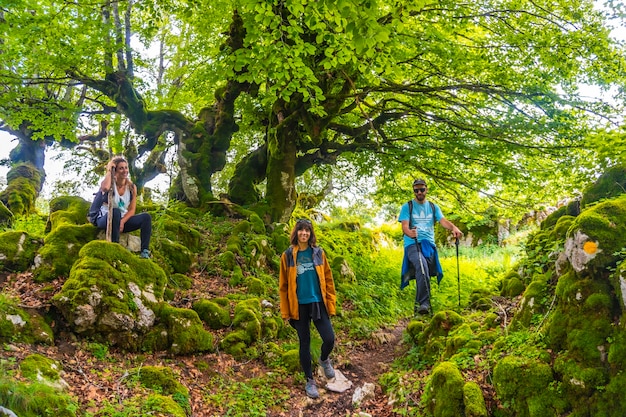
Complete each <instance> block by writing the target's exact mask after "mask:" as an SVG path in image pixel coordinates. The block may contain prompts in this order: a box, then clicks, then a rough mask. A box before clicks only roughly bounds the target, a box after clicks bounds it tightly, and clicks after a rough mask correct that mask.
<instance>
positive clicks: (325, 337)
mask: <svg viewBox="0 0 626 417" xmlns="http://www.w3.org/2000/svg"><path fill="white" fill-rule="evenodd" d="M290 240H291V246H290V247H289V248H287V250H286V251H285V252H283V254H282V256H281V257H280V280H279V292H280V312H281V315H282V317H283V319H285V320H288V321H289V324H290V325H291V326H292V327H293V328H294V329H296V331H297V332H298V339H299V341H300V365H301V366H302V370H303V371H304V375H305V377H306V380H307V382H306V385H305V392H306V395H308V396H309V397H311V398H318V397H319V392H318V390H317V385H316V384H315V380H314V379H313V369H312V366H311V328H310V323H311V321H313V324H314V325H315V327H316V328H317V331H318V332H319V334H320V337H321V338H322V350H321V354H320V361H319V363H320V365H321V366H322V369H323V370H324V375H325V376H326V378H328V379H330V378H334V377H335V370H334V369H333V366H332V363H331V362H330V359H329V357H328V356H329V355H330V352H331V351H332V350H333V347H334V346H335V332H334V330H333V326H332V324H331V322H330V316H334V315H335V313H336V308H335V303H336V295H335V283H334V282H333V275H332V272H331V271H330V265H329V264H328V260H327V259H326V254H325V253H324V251H323V250H322V249H321V248H320V247H319V246H317V238H316V237H315V232H314V231H313V225H312V224H311V221H310V220H306V219H303V220H298V221H297V222H296V225H295V227H294V228H293V230H292V232H291V239H290Z"/></svg>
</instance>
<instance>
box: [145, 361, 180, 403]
mask: <svg viewBox="0 0 626 417" xmlns="http://www.w3.org/2000/svg"><path fill="white" fill-rule="evenodd" d="M137 374H138V376H139V382H141V385H143V386H144V387H146V388H150V389H152V390H154V391H157V392H159V393H161V394H163V395H170V396H172V395H178V396H179V397H184V398H186V399H187V401H189V390H188V389H187V387H185V386H184V385H183V384H181V383H180V382H178V378H179V377H178V376H177V375H176V374H175V373H174V371H172V370H171V369H170V368H166V367H163V366H142V367H141V368H138V369H137Z"/></svg>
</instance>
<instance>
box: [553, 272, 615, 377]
mask: <svg viewBox="0 0 626 417" xmlns="http://www.w3.org/2000/svg"><path fill="white" fill-rule="evenodd" d="M611 292H612V290H611V287H610V285H609V282H608V281H606V280H604V281H603V280H597V279H590V278H584V279H581V278H580V277H579V276H578V275H577V274H575V273H574V272H570V273H568V274H565V275H563V276H561V277H560V278H559V282H558V284H557V287H556V296H557V299H558V300H559V303H558V304H557V305H556V307H555V308H554V313H553V314H551V315H550V319H549V320H548V321H547V323H546V334H547V336H548V339H547V340H548V342H549V346H550V347H551V348H552V349H554V350H555V351H557V352H560V351H567V352H568V353H567V355H568V356H569V357H570V358H573V359H575V360H576V361H578V362H579V364H580V365H582V366H583V367H601V366H606V352H608V350H609V344H608V340H610V339H611V338H613V337H614V331H615V326H614V324H613V320H612V317H613V308H612V298H611Z"/></svg>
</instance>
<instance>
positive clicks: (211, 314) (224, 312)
mask: <svg viewBox="0 0 626 417" xmlns="http://www.w3.org/2000/svg"><path fill="white" fill-rule="evenodd" d="M227 306H228V305H226V306H223V305H220V304H218V303H217V302H214V301H211V300H198V301H196V302H195V303H193V307H192V308H193V310H194V311H195V312H196V313H198V317H200V320H202V321H203V322H205V323H206V324H207V326H209V327H210V328H211V329H214V330H219V329H224V328H226V327H228V326H230V325H231V319H230V311H229V310H228V308H227Z"/></svg>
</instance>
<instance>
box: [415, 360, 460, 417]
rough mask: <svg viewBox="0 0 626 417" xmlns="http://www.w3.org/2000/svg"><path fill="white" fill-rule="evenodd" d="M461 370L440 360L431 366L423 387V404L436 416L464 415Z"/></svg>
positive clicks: (450, 363) (452, 416)
mask: <svg viewBox="0 0 626 417" xmlns="http://www.w3.org/2000/svg"><path fill="white" fill-rule="evenodd" d="M464 385H465V381H464V380H463V376H462V375H461V372H460V371H459V369H458V368H457V367H456V365H455V364H453V363H452V362H440V363H439V364H438V365H437V366H435V367H434V368H433V371H432V374H431V376H430V379H429V380H428V382H427V383H426V387H425V388H424V397H423V401H424V405H425V407H426V409H427V410H428V411H429V412H430V414H431V415H433V416H436V417H459V416H464V415H465V413H464V410H465V403H464V395H463V386H464Z"/></svg>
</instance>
